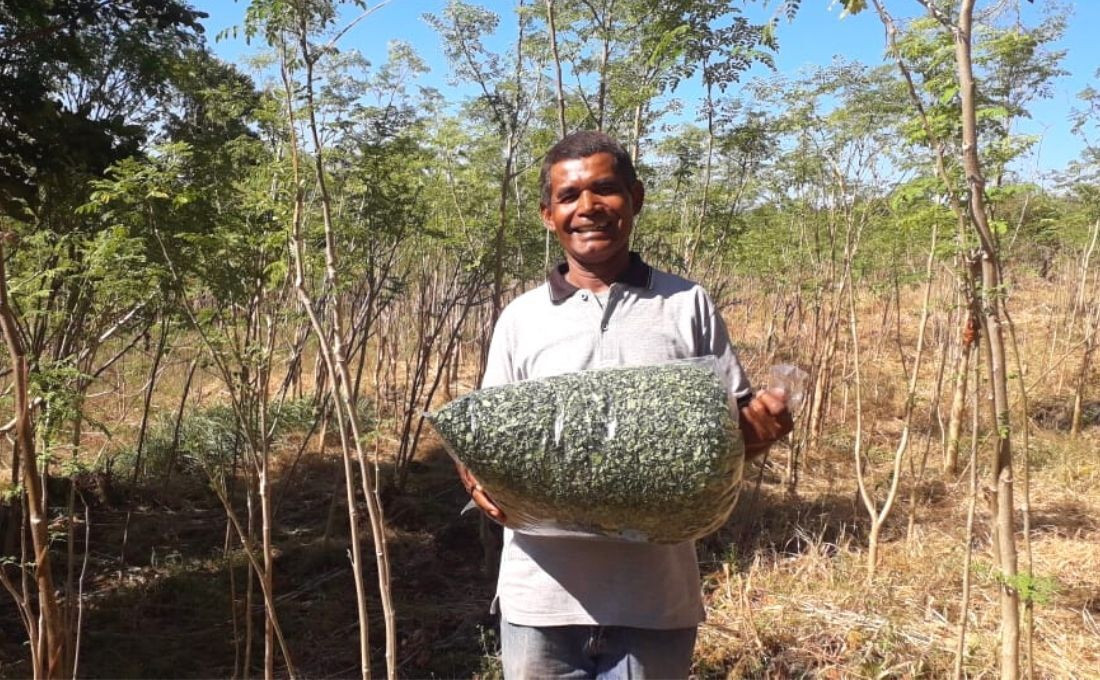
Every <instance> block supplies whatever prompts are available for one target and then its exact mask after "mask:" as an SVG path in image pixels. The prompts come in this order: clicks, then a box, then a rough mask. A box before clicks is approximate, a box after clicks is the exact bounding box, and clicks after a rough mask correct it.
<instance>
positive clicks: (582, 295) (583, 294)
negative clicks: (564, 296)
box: [581, 293, 588, 302]
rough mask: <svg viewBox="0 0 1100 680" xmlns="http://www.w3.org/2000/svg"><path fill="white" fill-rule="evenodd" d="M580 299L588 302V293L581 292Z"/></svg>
mask: <svg viewBox="0 0 1100 680" xmlns="http://www.w3.org/2000/svg"><path fill="white" fill-rule="evenodd" d="M581 299H582V300H584V301H585V302H588V293H581Z"/></svg>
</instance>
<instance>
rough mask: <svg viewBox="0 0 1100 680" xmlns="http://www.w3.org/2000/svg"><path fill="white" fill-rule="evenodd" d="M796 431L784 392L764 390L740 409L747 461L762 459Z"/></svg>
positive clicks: (781, 390) (771, 389) (775, 389)
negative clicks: (785, 436) (759, 457)
mask: <svg viewBox="0 0 1100 680" xmlns="http://www.w3.org/2000/svg"><path fill="white" fill-rule="evenodd" d="M793 429H794V419H793V418H792V417H791V412H790V411H789V410H788V409H787V392H786V391H785V390H783V389H780V388H775V387H773V388H769V389H767V390H761V391H760V392H757V393H756V396H754V397H753V398H752V401H750V402H749V404H748V406H745V407H744V408H742V409H741V436H742V437H744V439H745V457H746V458H749V459H752V458H755V457H756V456H759V455H762V454H763V453H764V452H765V451H767V450H768V448H769V447H770V446H771V445H772V444H774V443H775V442H776V441H778V440H779V439H780V438H781V437H783V436H784V435H786V434H787V433H788V432H790V431H791V430H793Z"/></svg>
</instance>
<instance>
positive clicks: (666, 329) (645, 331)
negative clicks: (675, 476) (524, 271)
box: [482, 253, 751, 629]
mask: <svg viewBox="0 0 1100 680" xmlns="http://www.w3.org/2000/svg"><path fill="white" fill-rule="evenodd" d="M565 271H566V270H565V265H564V264H562V265H559V266H558V267H557V268H556V269H554V270H552V271H551V272H550V275H549V277H548V280H547V282H546V283H545V284H543V285H541V286H539V287H538V288H535V289H534V290H531V291H528V292H527V293H525V294H523V295H521V296H520V297H518V298H516V300H515V301H513V302H512V303H511V304H510V305H508V306H507V307H506V308H505V309H504V311H503V312H502V313H501V316H500V319H499V321H498V322H497V325H496V328H495V329H494V332H493V340H492V343H491V345H490V347H489V358H488V365H487V367H486V372H485V377H484V380H483V381H482V387H490V386H493V385H500V384H504V383H509V382H515V381H519V380H526V379H529V378H545V377H548V376H552V375H558V374H561V373H569V372H573V371H581V370H585V369H590V368H603V367H609V366H634V365H644V364H653V363H661V362H665V361H671V360H674V359H683V358H688V357H699V356H707V355H714V356H715V357H716V358H717V363H718V370H719V372H720V374H721V375H722V376H723V378H724V379H725V380H726V381H727V384H728V385H729V386H730V391H731V393H732V394H733V395H734V396H735V397H737V399H738V401H739V402H740V403H744V401H745V400H747V399H748V398H749V397H750V394H751V389H750V386H749V382H748V379H747V378H746V377H745V374H744V372H743V370H742V368H741V364H740V363H739V362H738V360H737V355H736V354H735V352H734V350H733V348H732V347H731V346H730V342H729V336H728V333H727V331H726V325H725V323H724V322H723V321H722V318H721V317H720V316H719V315H718V312H717V310H716V309H715V307H714V303H713V301H711V299H710V296H708V295H707V293H706V291H704V290H703V289H702V288H701V287H700V286H699V285H698V284H695V283H692V282H691V281H688V280H686V279H683V278H680V277H678V276H675V275H673V274H668V273H665V272H661V271H658V270H656V269H652V268H651V267H649V266H648V265H646V264H645V263H644V262H643V261H642V259H641V258H640V257H638V255H637V254H636V253H631V264H630V267H629V269H628V270H627V271H626V272H625V274H624V275H623V276H622V277H621V278H620V280H619V281H617V282H615V283H613V284H612V285H611V288H610V290H609V291H608V292H607V294H606V295H601V296H596V295H593V294H592V293H591V292H589V291H586V290H578V289H577V288H576V287H574V286H572V285H571V284H569V282H568V281H566V280H565V276H564V274H565ZM669 407H670V408H675V404H670V405H669ZM497 597H498V598H499V602H500V607H501V614H502V615H503V617H504V618H505V620H507V621H508V622H509V623H512V624H516V625H524V626H563V625H614V626H633V627H637V628H654V629H669V628H686V627H690V626H695V625H697V624H698V623H699V622H701V621H702V620H703V601H702V595H701V592H700V584H699V566H698V563H697V562H696V558H695V546H694V544H693V543H692V542H690V541H689V542H685V543H679V544H676V545H657V544H649V543H629V542H624V541H613V540H599V539H592V538H571V537H560V536H536V535H532V534H524V533H522V532H514V531H511V530H507V529H506V530H505V532H504V552H503V556H502V558H501V565H500V577H499V579H498V581H497Z"/></svg>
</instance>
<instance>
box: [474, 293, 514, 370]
mask: <svg viewBox="0 0 1100 680" xmlns="http://www.w3.org/2000/svg"><path fill="white" fill-rule="evenodd" d="M513 318H514V315H513V314H511V313H509V311H508V308H507V307H506V308H505V309H504V311H503V312H501V315H500V318H498V319H497V323H496V326H494V327H493V338H492V340H490V341H489V355H488V357H487V358H486V360H485V375H484V376H482V378H481V388H482V389H484V388H486V387H495V386H496V385H506V384H508V383H511V382H515V381H516V377H515V365H514V356H515V351H514V350H515V342H514V340H515V332H514V328H513V326H514V322H513Z"/></svg>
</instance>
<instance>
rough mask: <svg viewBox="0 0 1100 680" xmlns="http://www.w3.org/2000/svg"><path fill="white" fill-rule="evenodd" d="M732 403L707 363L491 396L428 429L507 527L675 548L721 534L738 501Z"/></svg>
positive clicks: (525, 385) (556, 380) (458, 407)
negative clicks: (674, 545) (474, 481)
mask: <svg viewBox="0 0 1100 680" xmlns="http://www.w3.org/2000/svg"><path fill="white" fill-rule="evenodd" d="M735 403H736V402H735V401H734V400H732V399H731V396H730V395H729V393H728V391H727V388H726V386H725V384H724V382H723V381H722V380H721V379H720V378H719V376H718V374H717V371H716V363H715V360H714V358H713V357H705V358H701V359H691V360H684V361H676V362H670V363H665V364H657V365H651V366H635V367H616V368H601V369H593V370H590V371H583V372H580V373H570V374H564V375H559V376H553V377H549V378H544V379H538V380H526V381H522V382H517V383H512V384H510V385H501V386H498V387H491V388H487V389H484V390H478V391H476V392H473V393H471V394H468V395H466V396H464V397H460V398H459V399H456V400H454V401H452V402H451V403H449V404H447V405H446V406H444V407H443V408H441V409H439V410H438V411H436V412H434V413H431V414H429V416H428V418H429V422H431V423H432V425H433V427H434V428H435V430H436V431H437V432H438V433H439V434H440V436H441V438H442V439H443V441H444V443H445V445H446V448H447V450H448V452H450V454H451V456H453V457H454V458H455V459H456V460H457V461H458V462H460V463H461V464H463V465H465V466H466V467H468V468H469V470H470V472H471V473H473V475H474V476H475V477H477V479H478V480H479V481H480V482H481V484H482V486H483V488H484V489H485V491H486V492H487V493H488V494H489V496H490V497H491V498H492V499H493V502H494V503H496V504H497V505H498V506H499V507H500V509H501V511H502V512H503V513H504V515H505V521H504V524H505V525H506V526H508V527H510V528H512V529H515V530H517V531H522V532H525V533H532V534H542V535H567V536H573V537H593V538H596V537H598V538H613V539H621V540H629V541H648V542H655V543H677V542H681V541H687V540H692V539H695V538H698V537H700V536H703V535H706V534H708V533H710V532H712V531H714V530H715V529H717V528H718V527H720V526H721V525H722V524H723V523H725V521H726V520H727V518H728V517H729V515H730V513H731V511H732V510H733V506H734V505H735V503H736V501H737V494H738V490H739V488H740V482H741V473H742V467H743V462H744V444H743V441H742V439H741V433H740V432H739V431H738V429H737V422H738V418H737V412H736V409H735V407H733V408H731V405H733V404H735Z"/></svg>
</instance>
